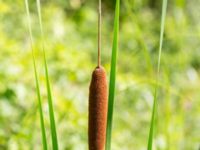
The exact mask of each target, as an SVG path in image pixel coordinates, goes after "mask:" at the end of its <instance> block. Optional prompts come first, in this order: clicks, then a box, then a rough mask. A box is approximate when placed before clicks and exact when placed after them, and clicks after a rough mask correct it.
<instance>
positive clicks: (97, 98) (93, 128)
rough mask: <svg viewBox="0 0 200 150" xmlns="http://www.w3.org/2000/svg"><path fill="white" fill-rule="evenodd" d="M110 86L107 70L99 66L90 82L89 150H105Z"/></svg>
mask: <svg viewBox="0 0 200 150" xmlns="http://www.w3.org/2000/svg"><path fill="white" fill-rule="evenodd" d="M107 91H108V86H107V79H106V72H105V69H104V68H103V67H101V66H100V67H97V68H96V69H95V70H94V72H93V74H92V80H91V83H90V93H89V124H88V125H89V130H88V136H89V150H104V148H105V141H106V124H107V108H108V103H107V101H108V100H107V99H108V92H107Z"/></svg>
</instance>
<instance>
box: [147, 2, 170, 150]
mask: <svg viewBox="0 0 200 150" xmlns="http://www.w3.org/2000/svg"><path fill="white" fill-rule="evenodd" d="M167 2H168V1H167V0H163V4H162V15H161V31H160V40H159V54H158V66H157V78H156V85H155V93H154V102H153V110H152V116H151V123H150V129H149V138H148V146H147V149H148V150H152V147H153V136H154V129H155V125H156V124H155V118H156V111H157V103H158V100H157V93H158V81H159V76H160V63H161V55H162V46H163V35H164V28H165V18H166V12H167Z"/></svg>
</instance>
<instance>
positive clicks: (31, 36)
mask: <svg viewBox="0 0 200 150" xmlns="http://www.w3.org/2000/svg"><path fill="white" fill-rule="evenodd" d="M25 7H26V14H27V20H28V29H29V36H30V42H31V49H32V60H33V67H34V75H35V84H36V90H37V97H38V104H39V112H40V124H41V130H42V143H43V149H44V150H47V149H48V147H47V138H46V131H45V126H44V117H43V110H42V102H41V94H40V86H39V81H38V73H37V68H36V63H35V57H34V48H33V35H32V27H31V17H30V10H29V3H28V0H25Z"/></svg>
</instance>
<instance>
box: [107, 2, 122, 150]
mask: <svg viewBox="0 0 200 150" xmlns="http://www.w3.org/2000/svg"><path fill="white" fill-rule="evenodd" d="M119 14H120V0H117V1H116V7H115V20H114V35H113V45H112V57H111V70H110V83H109V96H108V115H107V130H106V150H110V149H111V136H112V122H113V109H114V108H113V107H114V97H115V82H116V62H117V51H118V39H119V37H118V34H119Z"/></svg>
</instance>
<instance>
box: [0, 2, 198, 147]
mask: <svg viewBox="0 0 200 150" xmlns="http://www.w3.org/2000/svg"><path fill="white" fill-rule="evenodd" d="M103 2H104V3H103V41H102V42H103V45H102V48H103V49H102V52H103V53H102V60H103V65H104V66H105V67H106V70H107V72H109V69H110V66H109V63H110V54H111V46H112V31H113V19H114V3H115V1H114V0H113V1H106V0H105V1H103ZM30 4H31V17H32V26H33V32H34V43H35V45H34V46H35V49H36V50H37V53H36V56H37V66H38V69H39V79H40V82H41V90H42V96H43V108H44V114H45V125H46V127H47V135H48V138H49V141H50V136H49V135H50V131H49V128H50V127H49V121H48V120H49V118H48V108H47V95H46V89H45V74H44V66H43V63H42V53H41V52H42V51H41V39H40V32H39V23H38V18H37V13H36V3H35V1H34V0H30ZM96 11H97V2H95V1H92V0H87V1H86V0H67V1H65V0H57V1H48V0H43V1H42V15H43V22H44V33H45V40H46V52H47V61H48V67H49V75H50V80H51V83H52V94H53V99H54V106H55V108H54V110H55V116H56V122H57V131H58V140H59V147H60V149H66V150H82V149H83V150H85V149H87V115H88V114H87V113H88V86H89V82H90V77H91V72H92V70H93V68H94V67H95V66H96V53H97V13H96ZM199 11H200V1H199V0H196V1H189V0H188V1H186V0H174V1H172V0H171V1H169V7H168V13H167V18H166V30H165V35H164V45H163V46H164V47H163V55H162V58H161V80H160V81H159V88H160V90H159V96H158V101H159V105H158V118H157V128H156V136H155V143H154V147H155V148H157V149H160V150H165V149H169V150H183V149H185V150H190V149H191V150H193V149H194V150H195V149H198V148H199V146H200V133H199V129H200V115H199V113H200V101H199V99H200V94H199V90H200V59H199V58H200V50H199V49H200V42H199V38H200V22H199V18H200V14H199ZM160 15H161V2H160V1H159V0H123V1H122V3H121V18H120V47H119V54H118V66H117V69H118V70H117V87H116V101H115V112H114V124H113V125H114V126H113V127H114V128H113V144H112V146H113V147H112V148H113V150H122V149H123V150H129V149H137V150H143V149H146V145H147V138H148V131H149V125H150V118H151V110H152V103H153V91H154V86H155V75H156V66H157V57H158V44H159V32H160V28H159V27H160ZM108 76H109V75H108ZM36 96H37V95H36V91H35V84H34V72H33V66H32V60H31V48H30V41H29V37H28V28H27V20H26V13H25V6H24V2H23V1H21V0H15V1H14V2H13V0H0V149H2V150H7V149H8V150H15V149H16V150H18V149H19V150H21V149H33V150H34V149H41V148H42V144H41V138H40V137H41V136H40V132H41V130H40V123H39V112H38V104H37V97H36Z"/></svg>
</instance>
